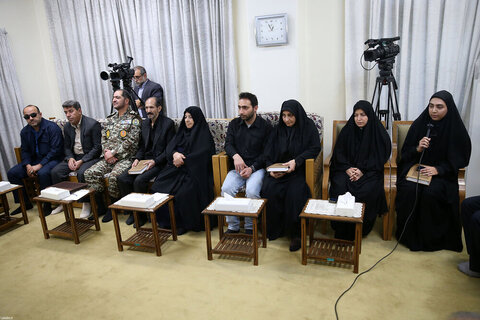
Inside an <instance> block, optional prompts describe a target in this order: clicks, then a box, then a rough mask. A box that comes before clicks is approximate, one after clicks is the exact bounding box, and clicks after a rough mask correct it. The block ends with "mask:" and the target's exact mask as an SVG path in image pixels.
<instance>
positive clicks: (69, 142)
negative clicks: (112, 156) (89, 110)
mask: <svg viewBox="0 0 480 320" xmlns="http://www.w3.org/2000/svg"><path fill="white" fill-rule="evenodd" d="M80 132H81V133H82V136H81V138H80V141H81V142H82V149H83V158H82V159H81V160H83V162H87V161H90V160H93V159H96V158H98V157H100V154H101V152H102V143H101V138H102V127H101V126H100V123H99V122H98V121H97V120H95V119H92V118H90V117H87V116H84V115H82V123H81V127H80ZM63 133H64V135H65V143H64V150H65V160H67V161H68V159H70V158H75V154H74V153H73V145H74V144H75V128H74V127H72V125H71V124H70V122H67V124H66V125H65V127H64V128H63Z"/></svg>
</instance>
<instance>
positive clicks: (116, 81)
mask: <svg viewBox="0 0 480 320" xmlns="http://www.w3.org/2000/svg"><path fill="white" fill-rule="evenodd" d="M127 59H128V61H127V62H124V63H109V64H108V67H109V68H112V70H111V71H109V72H107V71H102V72H100V78H102V80H105V81H107V80H109V79H110V82H111V83H112V86H113V90H114V91H115V90H118V89H120V80H122V81H123V86H124V87H125V84H127V83H128V86H129V87H130V84H131V83H132V78H133V75H134V74H135V71H134V70H133V69H131V68H130V64H131V63H132V60H133V58H132V57H127Z"/></svg>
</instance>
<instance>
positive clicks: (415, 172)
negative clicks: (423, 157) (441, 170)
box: [406, 164, 432, 186]
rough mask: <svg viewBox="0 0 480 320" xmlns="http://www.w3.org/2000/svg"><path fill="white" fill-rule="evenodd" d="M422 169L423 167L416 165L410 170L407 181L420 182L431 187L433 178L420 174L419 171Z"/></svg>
mask: <svg viewBox="0 0 480 320" xmlns="http://www.w3.org/2000/svg"><path fill="white" fill-rule="evenodd" d="M422 168H423V167H422V165H419V164H414V165H413V166H412V167H411V168H410V170H408V173H407V177H406V179H407V180H408V181H412V182H415V183H417V182H418V183H421V184H424V185H426V186H428V185H430V181H432V176H427V175H426V174H421V173H419V170H421V169H422Z"/></svg>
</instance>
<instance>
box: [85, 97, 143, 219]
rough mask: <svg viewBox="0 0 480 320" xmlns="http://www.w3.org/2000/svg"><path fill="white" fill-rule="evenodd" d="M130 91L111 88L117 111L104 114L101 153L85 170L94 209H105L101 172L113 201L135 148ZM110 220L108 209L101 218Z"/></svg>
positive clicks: (135, 116)
mask: <svg viewBox="0 0 480 320" xmlns="http://www.w3.org/2000/svg"><path fill="white" fill-rule="evenodd" d="M130 99H131V98H130V95H129V94H128V92H126V91H125V90H122V89H119V90H117V91H115V92H114V94H113V99H112V105H113V107H114V108H115V110H116V111H117V112H114V113H112V114H111V115H109V116H108V117H107V123H106V125H105V128H104V129H103V130H102V157H103V159H101V160H100V161H99V162H97V163H96V164H94V165H93V166H91V167H90V168H89V169H88V170H87V171H85V182H86V183H88V184H89V186H90V187H91V188H93V189H95V191H96V193H97V196H96V199H97V205H98V212H99V213H100V214H102V213H104V212H105V204H104V202H103V198H102V196H101V192H103V190H104V188H105V186H104V175H105V174H107V173H110V175H109V176H108V193H109V194H110V196H111V198H112V199H111V200H112V202H115V201H116V200H117V199H118V198H119V196H120V192H119V190H118V182H117V178H118V176H119V175H120V174H121V173H122V172H124V171H125V170H126V169H128V168H130V167H131V165H132V158H133V157H134V155H135V153H136V152H137V149H138V142H139V139H140V130H141V129H140V121H141V119H140V117H139V115H138V113H136V112H135V111H133V110H132V109H131V107H130ZM111 220H112V213H111V211H110V210H108V211H107V212H106V214H105V216H104V217H103V219H102V222H109V221H111Z"/></svg>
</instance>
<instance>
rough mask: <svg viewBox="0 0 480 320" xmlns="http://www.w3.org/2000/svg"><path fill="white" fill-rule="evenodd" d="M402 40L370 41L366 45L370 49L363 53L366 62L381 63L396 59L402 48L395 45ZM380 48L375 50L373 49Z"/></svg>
mask: <svg viewBox="0 0 480 320" xmlns="http://www.w3.org/2000/svg"><path fill="white" fill-rule="evenodd" d="M397 40H400V37H394V38H381V39H368V40H367V41H365V44H366V45H368V47H369V49H367V50H365V51H364V52H363V58H364V59H365V61H381V60H386V59H389V58H393V57H395V56H396V55H397V54H398V53H399V52H400V46H399V45H397V44H395V43H393V42H394V41H397ZM375 46H378V47H376V48H374V49H372V48H373V47H375Z"/></svg>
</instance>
